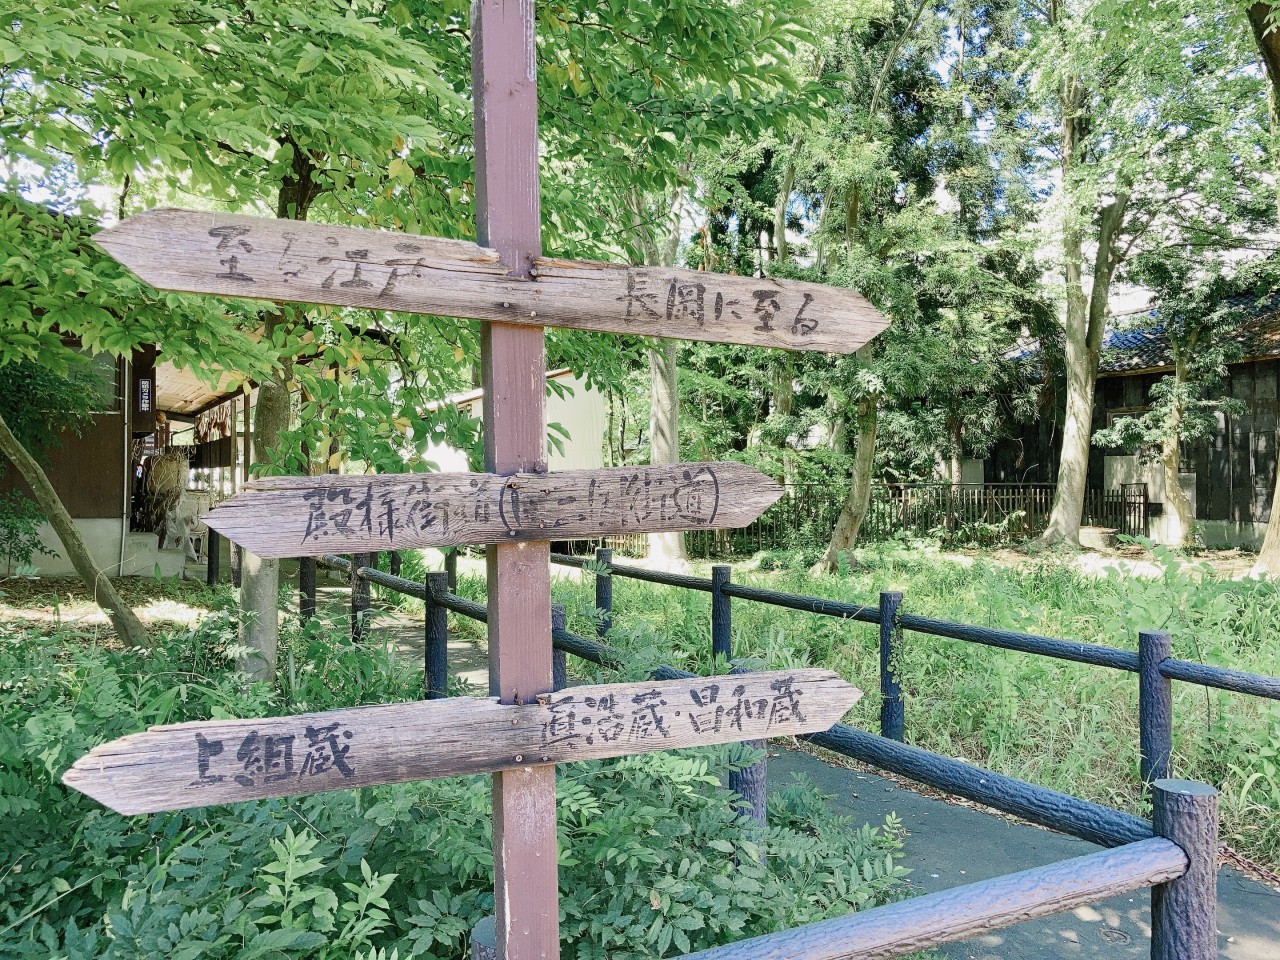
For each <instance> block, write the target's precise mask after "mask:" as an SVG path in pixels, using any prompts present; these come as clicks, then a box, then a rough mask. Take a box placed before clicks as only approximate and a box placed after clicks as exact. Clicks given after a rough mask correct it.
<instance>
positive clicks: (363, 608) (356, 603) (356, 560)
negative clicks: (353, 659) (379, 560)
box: [351, 553, 369, 643]
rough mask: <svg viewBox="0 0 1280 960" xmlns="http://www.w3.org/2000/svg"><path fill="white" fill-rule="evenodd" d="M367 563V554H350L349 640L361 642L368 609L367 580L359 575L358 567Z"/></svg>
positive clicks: (364, 631)
mask: <svg viewBox="0 0 1280 960" xmlns="http://www.w3.org/2000/svg"><path fill="white" fill-rule="evenodd" d="M368 565H369V554H367V553H353V554H352V555H351V641H352V643H361V642H363V641H364V638H365V633H366V629H365V627H366V623H365V621H366V620H367V619H368V616H367V614H368V611H369V581H368V580H366V579H364V577H362V576H360V568H361V567H367V566H368Z"/></svg>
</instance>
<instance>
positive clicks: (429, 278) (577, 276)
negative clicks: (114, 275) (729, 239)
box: [95, 208, 889, 353]
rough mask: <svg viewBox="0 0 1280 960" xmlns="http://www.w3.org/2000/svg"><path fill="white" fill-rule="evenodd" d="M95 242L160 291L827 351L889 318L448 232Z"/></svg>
mask: <svg viewBox="0 0 1280 960" xmlns="http://www.w3.org/2000/svg"><path fill="white" fill-rule="evenodd" d="M95 239H96V241H97V243H98V244H99V245H100V246H101V247H103V249H105V250H106V251H107V252H108V253H110V254H111V255H112V256H113V257H115V258H116V259H117V260H119V261H120V262H121V263H123V264H125V266H127V267H129V268H130V269H131V270H133V271H134V272H135V273H137V274H138V276H140V277H141V278H142V279H144V280H146V281H147V282H148V283H150V284H151V285H152V286H154V287H156V288H158V289H160V290H178V291H184V292H189V293H210V294H218V295H221V296H235V297H251V298H257V299H266V300H289V301H298V302H302V303H324V304H333V305H336V306H352V307H368V308H371V309H375V310H396V311H401V312H405V313H425V314H434V315H439V316H450V317H466V318H470V319H473V320H493V321H499V322H503V323H515V324H533V325H535V326H544V325H545V326H553V327H572V328H576V329H581V330H602V331H606V332H610V333H631V334H641V335H644V336H653V337H669V338H674V339H677V340H705V341H709V342H712V343H742V344H748V345H752V346H760V347H781V348H783V349H787V350H818V351H825V352H828V353H852V352H854V351H855V350H857V349H858V348H859V347H861V346H862V345H863V344H865V343H866V342H867V341H868V340H870V339H871V338H872V337H874V336H875V335H876V334H878V333H879V332H880V331H881V330H883V329H884V328H885V327H887V326H888V325H889V321H888V319H887V318H886V317H884V315H882V314H881V313H880V312H879V311H878V310H876V308H875V307H873V306H872V305H871V304H870V303H869V302H868V301H867V300H866V298H865V297H863V296H862V295H861V294H859V293H857V292H856V291H854V290H849V289H845V288H841V287H828V286H824V285H822V284H816V283H806V282H803V281H799V280H774V279H767V278H756V277H735V276H728V275H725V274H718V273H704V272H700V271H694V270H682V269H675V268H668V267H628V266H625V265H619V264H608V263H592V262H588V261H580V260H560V259H555V258H551V257H539V256H536V255H527V254H526V256H528V257H529V262H525V263H520V264H509V263H504V262H503V259H502V257H501V256H500V255H499V253H498V252H497V251H496V250H493V249H490V248H488V247H482V246H479V245H477V244H474V243H468V242H465V241H460V240H441V239H437V238H434V237H422V236H416V235H413V234H404V233H392V232H389V231H382V230H367V229H361V228H357V227H336V226H327V225H325V224H313V223H297V222H294V221H286V220H275V219H267V218H261V217H247V216H242V215H239V214H226V213H208V212H201V211H191V210H174V209H165V208H158V209H155V210H149V211H147V212H146V213H142V214H139V215H137V216H133V217H130V218H129V219H127V220H125V221H123V222H121V223H120V224H118V225H117V226H114V227H112V228H111V229H109V230H105V231H103V232H101V233H99V234H98V235H97V237H96V238H95ZM525 273H527V274H529V276H527V277H526V276H522V274H525Z"/></svg>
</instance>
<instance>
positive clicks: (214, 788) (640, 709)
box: [62, 669, 862, 814]
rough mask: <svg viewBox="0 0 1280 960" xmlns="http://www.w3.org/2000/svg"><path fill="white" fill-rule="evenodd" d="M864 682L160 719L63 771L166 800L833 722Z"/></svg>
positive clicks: (756, 682) (799, 729)
mask: <svg viewBox="0 0 1280 960" xmlns="http://www.w3.org/2000/svg"><path fill="white" fill-rule="evenodd" d="M861 696H862V693H861V691H860V690H858V689H857V688H855V687H853V686H851V685H850V684H848V683H846V682H845V681H844V680H841V679H840V677H839V676H837V675H836V674H835V673H833V672H831V671H829V670H809V669H806V670H780V671H773V672H768V673H755V674H742V675H733V676H722V677H700V678H696V679H692V680H678V681H663V682H660V683H625V684H608V685H604V686H594V687H571V688H569V689H567V690H562V691H560V692H558V693H553V694H546V695H544V696H540V697H538V698H537V700H536V701H535V702H533V703H526V704H517V705H507V704H500V703H498V701H497V700H496V699H493V698H489V699H472V698H468V697H460V698H456V699H452V700H427V701H420V702H416V703H400V704H388V705H381V706H370V707H355V708H353V709H349V710H330V711H328V712H325V713H311V714H299V715H297V716H291V717H266V718H263V719H258V720H205V721H199V722H196V723H179V724H173V725H171V726H163V727H152V728H151V729H150V730H147V731H146V732H144V733H135V734H131V735H130V736H127V737H122V738H120V739H119V740H113V741H111V742H110V743H104V744H101V745H100V746H97V747H95V748H94V749H93V750H92V751H90V752H89V753H88V754H86V755H85V756H83V757H81V758H80V759H79V760H77V761H76V762H75V764H74V765H73V766H72V767H71V769H69V770H68V771H67V772H66V773H65V774H63V777H62V782H63V783H65V784H66V785H67V786H69V787H72V788H73V789H75V790H79V791H80V792H81V793H84V794H87V795H88V796H90V797H93V798H94V799H95V800H97V801H99V802H100V803H103V804H105V805H106V806H108V807H110V808H111V809H112V810H115V811H117V812H118V813H123V814H136V813H155V812H157V811H160V810H179V809H183V808H186V807H203V806H209V805H211V804H218V803H237V802H239V801H242V800H256V799H263V798H266V797H288V796H294V795H297V794H304V793H320V792H323V791H326V790H341V789H345V788H347V787H368V786H377V785H380V784H389V783H403V782H406V781H410V780H426V779H431V778H435V777H454V776H461V775H464V774H474V773H493V772H496V771H498V770H508V769H513V768H518V767H528V766H539V765H543V764H549V763H565V762H569V761H574V760H596V759H600V758H603V757H620V756H625V755H628V754H633V753H648V752H650V751H654V750H670V749H675V748H677V747H694V746H705V745H709V744H716V743H732V742H736V741H740V740H753V739H760V738H764V737H774V736H792V735H794V734H799V733H813V732H816V731H820V730H826V729H828V728H829V727H831V726H832V724H835V723H838V722H839V720H840V719H841V717H843V716H844V714H845V712H846V711H847V710H848V709H849V708H850V707H851V706H853V704H854V703H856V702H857V700H858V698H859V697H861Z"/></svg>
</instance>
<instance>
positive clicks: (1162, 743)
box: [1138, 631, 1173, 784]
mask: <svg viewBox="0 0 1280 960" xmlns="http://www.w3.org/2000/svg"><path fill="white" fill-rule="evenodd" d="M1172 655H1173V643H1172V641H1171V640H1170V637H1169V634H1167V633H1160V632H1155V631H1152V632H1147V631H1144V632H1142V633H1139V634H1138V746H1139V751H1140V757H1141V759H1140V766H1139V769H1140V771H1141V774H1142V782H1143V783H1145V784H1149V783H1151V782H1152V781H1153V780H1163V779H1165V778H1166V777H1168V776H1169V755H1170V754H1171V753H1172V752H1173V691H1172V684H1171V682H1170V680H1169V678H1168V677H1165V676H1162V675H1161V674H1160V664H1161V663H1163V662H1164V661H1165V660H1168V659H1169V657H1171V656H1172Z"/></svg>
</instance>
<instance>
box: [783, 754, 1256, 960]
mask: <svg viewBox="0 0 1280 960" xmlns="http://www.w3.org/2000/svg"><path fill="white" fill-rule="evenodd" d="M793 773H802V774H804V775H805V776H807V777H808V778H809V779H810V780H812V781H813V782H814V784H816V785H817V787H818V788H819V789H820V790H822V791H823V792H824V793H828V794H831V795H832V801H831V804H832V807H833V808H834V809H835V810H837V811H838V812H839V813H842V814H847V815H849V816H851V817H853V818H854V819H855V820H856V821H857V822H859V823H861V822H863V821H866V822H869V823H871V824H873V825H875V824H878V823H880V822H881V821H883V820H884V818H885V816H886V815H887V814H889V813H896V814H897V815H898V816H899V817H900V818H901V819H902V822H903V826H904V827H906V829H907V831H908V833H909V835H908V837H907V841H906V848H905V851H904V852H905V854H906V859H905V863H906V866H908V867H909V868H911V871H912V872H911V876H910V880H911V884H912V886H913V887H914V888H915V889H916V890H918V891H919V892H921V893H932V892H934V891H935V890H945V889H946V888H948V887H955V886H960V885H961V884H965V883H972V882H974V881H975V880H985V879H988V878H990V877H997V876H1000V875H1002V874H1006V873H1016V872H1017V871H1019V870H1026V869H1029V868H1030V867H1036V866H1041V865H1044V864H1048V863H1054V862H1056V861H1059V860H1067V859H1069V858H1071V857H1079V856H1082V855H1084V854H1086V853H1091V852H1093V851H1095V850H1098V849H1100V848H1099V847H1096V846H1094V845H1093V844H1091V843H1088V842H1086V841H1084V840H1077V839H1076V838H1075V837H1068V836H1064V835H1063V834H1060V833H1053V832H1051V831H1048V830H1041V829H1040V828H1038V827H1033V826H1029V825H1026V824H1021V823H1014V822H1011V821H1008V820H1005V819H1004V818H1002V817H997V816H993V815H991V814H988V813H984V812H982V811H979V810H974V809H972V808H970V807H965V806H958V805H955V804H949V803H944V802H943V801H941V800H932V799H930V798H928V797H924V796H921V795H920V794H918V793H915V792H914V791H911V790H906V789H903V788H902V787H900V786H898V785H897V784H896V783H894V782H893V781H890V780H886V779H884V778H882V777H878V776H875V775H874V774H871V773H862V772H858V771H855V770H851V769H846V768H844V767H837V766H832V765H830V764H827V763H824V762H823V761H822V760H819V759H818V758H817V757H813V756H810V755H809V754H805V753H797V752H794V751H790V750H788V751H783V752H782V755H781V756H779V757H777V758H776V759H770V761H769V782H770V784H771V785H774V786H776V785H778V784H781V783H785V782H786V781H787V780H788V779H790V777H791V775H792V774H793ZM1150 902H1151V901H1150V895H1149V894H1148V893H1147V892H1146V891H1140V892H1138V893H1134V894H1132V895H1130V896H1124V897H1115V898H1112V899H1110V900H1107V901H1104V902H1102V903H1099V904H1096V905H1094V906H1092V907H1081V908H1079V909H1077V910H1073V911H1071V912H1070V913H1064V914H1058V915H1056V916H1053V917H1046V918H1044V919H1042V920H1031V921H1027V922H1025V923H1021V924H1018V925H1017V926H1015V927H1009V928H1007V929H1004V930H997V931H993V932H992V933H989V934H986V935H984V936H981V937H977V938H975V939H973V940H969V941H966V942H964V943H958V944H952V945H951V946H949V947H946V948H943V949H942V950H941V951H939V952H940V953H942V954H943V955H944V956H946V957H952V958H956V960H1058V958H1064V960H1065V958H1075V957H1081V958H1093V957H1098V958H1103V957H1105V958H1110V960H1130V958H1133V960H1138V958H1143V960H1145V958H1147V957H1149V956H1150V933H1151V929H1150V923H1151V908H1150ZM1218 930H1219V934H1220V935H1219V938H1218V945H1219V948H1220V950H1221V954H1222V956H1223V957H1226V958H1228V960H1280V892H1277V891H1276V890H1274V889H1272V888H1271V887H1268V886H1265V885H1264V884H1261V883H1258V882H1256V881H1254V880H1251V879H1250V878H1249V877H1247V876H1245V875H1244V874H1242V873H1240V872H1239V871H1238V870H1235V869H1232V868H1230V867H1224V868H1223V869H1222V870H1220V871H1219V873H1218Z"/></svg>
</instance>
